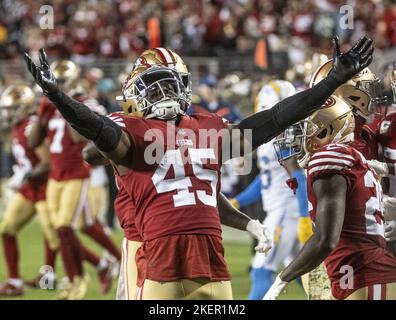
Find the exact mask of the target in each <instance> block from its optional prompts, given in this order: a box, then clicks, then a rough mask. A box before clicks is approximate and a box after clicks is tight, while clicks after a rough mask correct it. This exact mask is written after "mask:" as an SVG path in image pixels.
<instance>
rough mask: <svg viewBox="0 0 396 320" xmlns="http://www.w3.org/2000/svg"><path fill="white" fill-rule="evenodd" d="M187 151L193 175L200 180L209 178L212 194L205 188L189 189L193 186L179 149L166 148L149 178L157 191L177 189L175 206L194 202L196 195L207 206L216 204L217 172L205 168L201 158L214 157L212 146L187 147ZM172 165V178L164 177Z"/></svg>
mask: <svg viewBox="0 0 396 320" xmlns="http://www.w3.org/2000/svg"><path fill="white" fill-rule="evenodd" d="M188 153H189V156H190V159H191V162H192V168H193V172H194V176H196V177H197V178H198V179H200V180H209V181H210V186H211V188H212V194H211V195H209V194H207V193H206V191H205V190H196V189H195V188H194V189H195V190H196V196H195V193H194V192H190V191H189V189H188V188H189V187H193V185H192V182H191V179H190V177H188V176H186V171H185V168H184V164H183V160H182V156H181V153H180V150H178V149H176V150H168V151H166V153H165V155H164V156H163V158H162V160H161V163H160V164H159V165H158V168H157V170H156V171H155V173H154V175H153V177H152V178H151V180H152V181H153V183H154V186H155V188H156V189H157V192H158V193H164V192H170V191H173V190H177V193H176V194H175V195H174V196H173V202H174V205H175V207H180V206H188V205H194V204H196V198H195V197H197V198H198V199H199V200H200V201H201V202H203V203H204V204H206V205H208V206H212V207H216V206H217V197H216V184H217V179H218V175H217V172H216V171H214V170H210V169H205V168H203V166H202V159H215V153H214V150H213V149H212V148H208V149H193V148H189V149H188ZM171 167H173V171H174V174H175V177H174V178H171V179H165V176H166V174H167V172H168V171H169V169H170V168H171Z"/></svg>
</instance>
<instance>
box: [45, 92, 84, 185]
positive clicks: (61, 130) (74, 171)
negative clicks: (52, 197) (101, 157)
mask: <svg viewBox="0 0 396 320" xmlns="http://www.w3.org/2000/svg"><path fill="white" fill-rule="evenodd" d="M38 114H39V117H40V118H41V121H42V122H44V124H45V126H46V130H47V136H48V138H49V142H50V147H49V151H50V163H51V169H50V174H49V177H50V178H51V179H54V180H57V181H65V180H71V179H85V178H88V177H89V175H90V172H89V167H88V166H87V165H86V164H85V162H84V159H83V156H82V149H83V148H84V143H75V142H73V140H72V138H71V136H70V133H69V128H68V124H67V122H66V120H65V119H63V117H62V115H61V114H60V113H59V111H58V110H57V109H56V107H55V106H54V104H53V103H52V102H51V101H50V100H49V99H48V98H46V97H43V98H42V99H41V101H40V105H39V111H38Z"/></svg>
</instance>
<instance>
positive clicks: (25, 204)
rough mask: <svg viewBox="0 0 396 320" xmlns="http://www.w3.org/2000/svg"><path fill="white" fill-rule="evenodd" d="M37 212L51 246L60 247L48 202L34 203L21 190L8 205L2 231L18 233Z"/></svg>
mask: <svg viewBox="0 0 396 320" xmlns="http://www.w3.org/2000/svg"><path fill="white" fill-rule="evenodd" d="M35 213H37V216H38V219H39V222H40V225H41V228H42V230H43V233H44V237H45V238H46V240H47V241H48V244H49V246H50V248H51V249H53V250H55V249H56V248H57V247H58V244H59V240H58V237H57V235H56V231H55V229H54V227H53V225H52V224H51V220H50V215H49V211H48V210H47V205H46V202H45V201H38V202H36V203H32V202H30V201H29V200H27V199H26V198H25V197H24V196H23V195H22V194H21V193H19V192H17V193H15V194H14V196H13V197H12V198H11V200H10V201H9V202H8V204H7V206H6V210H5V214H4V218H3V221H2V222H1V225H0V232H1V233H2V234H8V235H16V234H17V233H18V232H19V230H21V228H22V227H23V226H24V225H26V224H27V223H28V222H29V221H30V220H31V219H32V217H33V216H34V214H35Z"/></svg>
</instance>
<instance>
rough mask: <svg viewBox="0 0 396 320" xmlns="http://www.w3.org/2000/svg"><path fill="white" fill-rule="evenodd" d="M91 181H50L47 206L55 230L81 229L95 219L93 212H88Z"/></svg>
mask: <svg viewBox="0 0 396 320" xmlns="http://www.w3.org/2000/svg"><path fill="white" fill-rule="evenodd" d="M88 190H89V179H72V180H67V181H56V180H53V179H49V181H48V185H47V192H46V193H47V205H48V209H49V211H50V217H51V222H52V224H53V225H54V226H55V228H57V229H58V228H60V227H73V228H75V229H76V228H78V227H81V224H84V225H90V224H92V223H93V221H94V218H93V217H92V215H91V210H86V208H87V202H88V201H87V199H88Z"/></svg>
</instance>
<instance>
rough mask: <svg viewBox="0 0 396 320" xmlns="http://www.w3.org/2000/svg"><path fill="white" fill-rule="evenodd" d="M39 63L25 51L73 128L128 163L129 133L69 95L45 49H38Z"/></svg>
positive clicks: (42, 84) (119, 161) (32, 68)
mask: <svg viewBox="0 0 396 320" xmlns="http://www.w3.org/2000/svg"><path fill="white" fill-rule="evenodd" d="M39 57H40V66H37V65H36V64H35V63H34V62H33V60H32V59H31V58H30V56H29V55H28V54H27V53H25V56H24V58H25V62H26V66H27V68H28V70H29V71H30V73H31V74H32V76H33V78H34V80H35V81H36V83H37V84H38V85H39V86H40V87H41V88H42V89H43V92H44V94H45V95H46V96H47V97H48V98H49V99H50V100H51V101H52V102H53V103H54V104H55V106H56V108H57V109H58V110H59V112H60V113H61V114H62V116H63V117H64V118H65V120H66V121H67V122H68V123H70V125H71V126H72V128H73V129H75V130H76V131H77V132H78V133H79V134H81V135H82V136H83V137H85V138H86V139H88V140H91V141H93V142H94V143H95V145H96V146H97V148H98V149H99V150H100V151H101V152H102V153H103V154H104V156H105V157H107V158H108V159H110V160H113V161H114V162H115V163H116V164H120V165H125V166H128V164H129V162H128V159H130V156H131V152H132V151H131V145H132V144H131V140H130V137H129V135H128V134H127V133H126V132H124V131H122V130H121V128H120V127H119V126H118V125H117V124H116V123H115V122H114V121H112V120H110V119H109V118H107V117H105V116H102V115H98V114H96V113H95V112H93V111H92V110H91V109H90V108H89V107H88V106H86V105H85V104H83V103H81V102H79V101H77V100H74V99H73V98H71V97H69V96H68V95H66V94H65V93H64V92H62V90H61V89H60V88H59V87H58V84H57V81H56V78H55V76H54V74H53V73H52V71H51V69H50V67H49V64H48V61H47V55H46V53H45V51H44V49H40V51H39Z"/></svg>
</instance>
